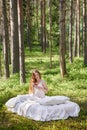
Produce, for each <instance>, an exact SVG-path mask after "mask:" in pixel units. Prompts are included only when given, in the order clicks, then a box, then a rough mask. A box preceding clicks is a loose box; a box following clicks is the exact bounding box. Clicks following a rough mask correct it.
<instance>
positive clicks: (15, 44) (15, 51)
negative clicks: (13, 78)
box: [10, 0, 19, 73]
mask: <svg viewBox="0 0 87 130" xmlns="http://www.w3.org/2000/svg"><path fill="white" fill-rule="evenodd" d="M10 27H11V39H10V42H11V43H10V45H11V63H12V73H18V72H19V40H18V15H17V0H10Z"/></svg>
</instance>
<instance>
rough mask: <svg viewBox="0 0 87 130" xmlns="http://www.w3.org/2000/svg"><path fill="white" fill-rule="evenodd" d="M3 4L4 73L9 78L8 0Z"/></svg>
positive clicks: (2, 2) (4, 0)
mask: <svg viewBox="0 0 87 130" xmlns="http://www.w3.org/2000/svg"><path fill="white" fill-rule="evenodd" d="M1 4H2V17H3V51H4V73H5V78H8V77H9V61H8V44H9V33H8V20H7V11H6V0H2V1H1Z"/></svg>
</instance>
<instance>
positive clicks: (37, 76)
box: [34, 73, 40, 81]
mask: <svg viewBox="0 0 87 130" xmlns="http://www.w3.org/2000/svg"><path fill="white" fill-rule="evenodd" d="M34 76H35V79H36V80H37V81H38V80H40V75H39V74H38V73H35V74H34Z"/></svg>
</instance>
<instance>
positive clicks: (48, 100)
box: [40, 96, 69, 105]
mask: <svg viewBox="0 0 87 130" xmlns="http://www.w3.org/2000/svg"><path fill="white" fill-rule="evenodd" d="M66 101H69V98H68V97H66V96H50V97H49V96H46V97H45V98H42V99H41V100H40V104H41V105H58V104H64V103H65V102H66Z"/></svg>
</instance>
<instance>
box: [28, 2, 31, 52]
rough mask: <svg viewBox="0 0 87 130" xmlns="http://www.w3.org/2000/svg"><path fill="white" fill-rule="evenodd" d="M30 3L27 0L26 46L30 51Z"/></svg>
mask: <svg viewBox="0 0 87 130" xmlns="http://www.w3.org/2000/svg"><path fill="white" fill-rule="evenodd" d="M30 3H31V0H27V28H28V46H29V49H30V51H31V50H32V41H31V16H30V11H31V10H30Z"/></svg>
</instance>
